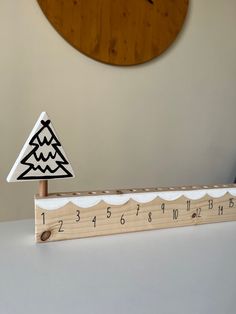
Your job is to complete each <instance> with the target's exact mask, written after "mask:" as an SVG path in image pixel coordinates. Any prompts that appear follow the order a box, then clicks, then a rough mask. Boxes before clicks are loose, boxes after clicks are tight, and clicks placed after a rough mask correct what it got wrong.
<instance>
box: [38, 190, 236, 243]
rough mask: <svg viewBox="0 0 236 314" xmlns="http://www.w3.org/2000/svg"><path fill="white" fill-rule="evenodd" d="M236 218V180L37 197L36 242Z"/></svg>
mask: <svg viewBox="0 0 236 314" xmlns="http://www.w3.org/2000/svg"><path fill="white" fill-rule="evenodd" d="M233 220H236V185H234V184H233V185H217V186H195V187H180V188H151V189H129V190H116V191H93V192H74V193H57V194H50V195H49V196H47V197H38V196H36V197H35V239H36V242H49V241H57V240H66V239H75V238H84V237H93V236H100V235H110V234H117V233H125V232H134V231H143V230H153V229H162V228H172V227H181V226H191V225H198V224H207V223H216V222H224V221H233Z"/></svg>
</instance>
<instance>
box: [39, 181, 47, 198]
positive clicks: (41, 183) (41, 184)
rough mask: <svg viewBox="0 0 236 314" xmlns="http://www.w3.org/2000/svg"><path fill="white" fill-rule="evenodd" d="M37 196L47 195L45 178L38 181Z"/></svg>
mask: <svg viewBox="0 0 236 314" xmlns="http://www.w3.org/2000/svg"><path fill="white" fill-rule="evenodd" d="M39 196H40V197H46V196H48V181H47V180H40V181H39Z"/></svg>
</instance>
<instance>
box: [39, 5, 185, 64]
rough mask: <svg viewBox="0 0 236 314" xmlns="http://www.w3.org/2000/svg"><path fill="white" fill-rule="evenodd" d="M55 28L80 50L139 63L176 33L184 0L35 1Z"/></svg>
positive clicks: (108, 59)
mask: <svg viewBox="0 0 236 314" xmlns="http://www.w3.org/2000/svg"><path fill="white" fill-rule="evenodd" d="M37 1H38V3H39V5H40V7H41V8H42V10H43V12H44V14H45V15H46V17H47V18H48V20H49V21H50V22H51V24H52V25H53V26H54V28H55V29H56V30H57V31H58V32H59V33H60V34H61V35H62V36H63V37H64V39H65V40H67V41H68V42H69V43H70V44H71V45H72V46H74V47H75V48H76V49H78V50H79V51H80V52H82V53H84V54H85V55H87V56H89V57H91V58H93V59H95V60H98V61H102V62H105V63H109V64H113V65H134V64H140V63H144V62H146V61H148V60H151V59H153V58H154V57H157V56H159V55H160V54H161V53H163V52H164V51H165V50H166V49H167V48H168V47H169V46H170V45H171V44H172V43H173V41H174V40H175V38H176V36H177V34H178V33H179V32H180V30H181V28H182V26H183V23H184V20H185V17H186V14H187V10H188V2H189V1H188V0H37Z"/></svg>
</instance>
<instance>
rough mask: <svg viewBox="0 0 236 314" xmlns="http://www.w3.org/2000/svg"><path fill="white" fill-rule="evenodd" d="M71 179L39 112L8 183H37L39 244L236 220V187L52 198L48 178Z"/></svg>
mask: <svg viewBox="0 0 236 314" xmlns="http://www.w3.org/2000/svg"><path fill="white" fill-rule="evenodd" d="M71 177H74V173H73V170H72V167H71V165H70V163H69V161H68V158H67V157H66V154H65V152H64V150H63V148H62V146H61V143H60V141H59V139H58V137H57V136H56V133H55V130H54V128H53V126H52V123H51V120H50V119H49V118H48V116H47V114H46V113H45V112H43V113H42V114H41V115H40V117H39V119H38V121H37V122H36V124H35V126H34V128H33V130H32V132H31V134H30V136H29V138H28V139H27V141H26V143H25V145H24V146H23V148H22V150H21V152H20V154H19V157H18V158H17V160H16V162H15V164H14V166H13V167H12V170H11V171H10V173H9V175H8V178H7V180H8V181H9V182H18V181H28V180H39V182H40V184H39V193H38V195H36V197H35V234H36V241H37V242H49V241H56V240H64V239H73V238H83V237H91V236H98V235H109V234H115V233H125V232H133V231H142V230H152V229H161V228H169V227H180V226H188V225H197V224H204V223H213V222H223V221H231V220H236V185H234V184H231V185H215V186H191V187H179V188H172V187H170V188H150V189H147V188H145V189H125V190H107V191H91V192H73V193H50V194H48V191H47V181H48V180H49V179H60V178H71Z"/></svg>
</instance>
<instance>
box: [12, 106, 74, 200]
mask: <svg viewBox="0 0 236 314" xmlns="http://www.w3.org/2000/svg"><path fill="white" fill-rule="evenodd" d="M72 177H74V172H73V170H72V167H71V165H70V163H69V161H68V159H67V157H66V154H65V152H64V150H63V148H62V146H61V143H60V141H59V140H58V137H57V135H56V132H55V130H54V128H53V126H52V123H51V120H50V119H49V117H48V115H47V114H46V112H42V113H41V115H40V117H39V119H38V121H37V122H36V124H35V126H34V128H33V130H32V132H31V134H30V136H29V138H28V139H27V141H26V143H25V145H24V146H23V148H22V150H21V152H20V154H19V156H18V158H17V160H16V162H15V164H14V165H13V167H12V169H11V171H10V173H9V175H8V177H7V181H8V182H18V181H29V180H40V188H39V194H40V195H41V196H46V195H47V180H48V179H59V178H72Z"/></svg>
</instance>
